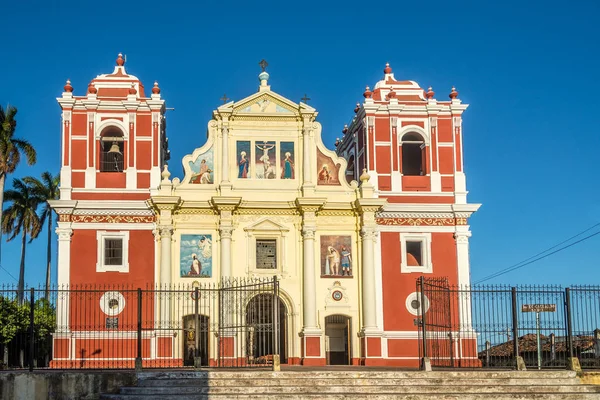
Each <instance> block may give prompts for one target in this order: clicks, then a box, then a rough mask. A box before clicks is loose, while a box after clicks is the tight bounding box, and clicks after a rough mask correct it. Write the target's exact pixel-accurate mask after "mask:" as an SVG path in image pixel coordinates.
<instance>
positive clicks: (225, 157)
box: [221, 118, 229, 183]
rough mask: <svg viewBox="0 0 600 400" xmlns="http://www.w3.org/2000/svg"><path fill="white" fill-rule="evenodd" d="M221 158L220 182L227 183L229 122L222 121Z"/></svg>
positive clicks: (225, 119)
mask: <svg viewBox="0 0 600 400" xmlns="http://www.w3.org/2000/svg"><path fill="white" fill-rule="evenodd" d="M221 146H222V148H223V157H222V158H221V182H222V183H229V122H228V120H227V118H224V120H223V129H222V141H221Z"/></svg>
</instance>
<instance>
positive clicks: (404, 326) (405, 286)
mask: <svg viewBox="0 0 600 400" xmlns="http://www.w3.org/2000/svg"><path fill="white" fill-rule="evenodd" d="M400 235H401V233H399V232H382V233H381V248H382V251H383V249H385V257H383V258H382V266H381V267H382V285H383V327H384V330H386V331H416V327H415V325H414V318H415V316H414V315H413V314H411V313H409V312H408V310H407V309H406V306H405V300H406V298H407V297H408V295H409V294H411V293H412V292H414V291H416V279H417V278H418V277H419V276H421V275H422V274H421V273H417V272H414V273H401V269H400V263H401V261H402V255H401V250H400ZM431 262H432V264H433V274H426V275H425V276H427V277H434V276H440V277H448V278H449V282H450V283H451V284H453V283H456V282H457V261H456V244H455V241H454V236H453V234H452V233H451V232H448V233H432V234H431Z"/></svg>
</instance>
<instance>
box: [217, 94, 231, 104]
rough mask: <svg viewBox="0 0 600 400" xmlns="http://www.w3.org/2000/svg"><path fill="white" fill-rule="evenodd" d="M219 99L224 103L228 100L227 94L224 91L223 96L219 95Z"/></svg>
mask: <svg viewBox="0 0 600 400" xmlns="http://www.w3.org/2000/svg"><path fill="white" fill-rule="evenodd" d="M219 100H221V101H222V102H223V104H226V103H227V101H228V100H229V98H228V97H227V95H226V94H225V93H223V97H221V98H220V99H219Z"/></svg>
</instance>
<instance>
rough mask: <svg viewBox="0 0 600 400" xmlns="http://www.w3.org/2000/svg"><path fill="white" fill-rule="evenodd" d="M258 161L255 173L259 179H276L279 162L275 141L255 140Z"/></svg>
mask: <svg viewBox="0 0 600 400" xmlns="http://www.w3.org/2000/svg"><path fill="white" fill-rule="evenodd" d="M254 146H256V163H255V166H256V167H255V174H256V177H257V178H258V179H275V178H276V177H277V175H276V171H277V164H276V162H277V161H276V156H275V153H276V151H277V148H276V144H275V142H274V141H269V142H267V141H262V142H259V141H257V142H255V143H254Z"/></svg>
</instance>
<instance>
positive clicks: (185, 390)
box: [121, 384, 600, 395]
mask: <svg viewBox="0 0 600 400" xmlns="http://www.w3.org/2000/svg"><path fill="white" fill-rule="evenodd" d="M174 392H176V393H180V394H190V393H191V394H209V393H210V394H228V393H229V394H237V393H240V392H244V393H248V394H261V393H264V394H277V393H280V394H299V393H306V394H319V393H322V394H326V393H346V392H348V386H341V385H330V386H321V387H315V386H293V385H288V386H274V385H269V386H256V385H253V386H227V387H218V386H217V387H213V386H209V387H207V386H173V385H171V384H169V386H158V387H148V386H146V387H140V386H138V387H122V388H121V393H122V394H147V395H160V394H171V393H174ZM352 392H353V393H401V394H413V393H416V394H418V393H422V394H425V393H431V394H438V393H447V392H456V393H507V394H508V393H548V392H550V393H599V394H600V392H599V391H598V390H596V388H595V387H592V386H584V385H572V386H563V385H552V386H550V385H537V386H533V385H532V386H513V385H498V386H483V385H479V386H465V385H463V386H453V387H452V389H449V388H448V387H444V386H438V385H414V386H396V385H366V386H363V385H361V386H358V385H357V386H353V387H352Z"/></svg>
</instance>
